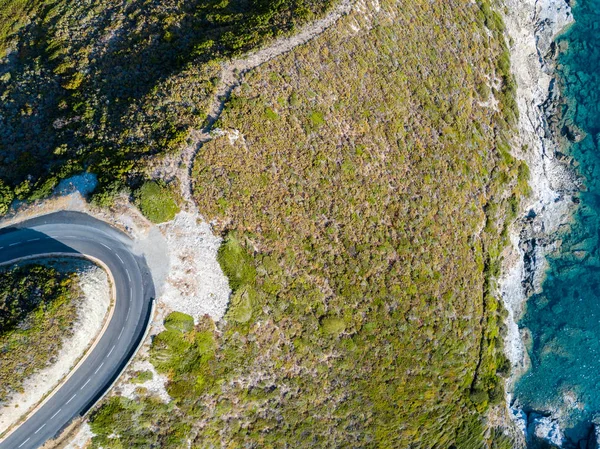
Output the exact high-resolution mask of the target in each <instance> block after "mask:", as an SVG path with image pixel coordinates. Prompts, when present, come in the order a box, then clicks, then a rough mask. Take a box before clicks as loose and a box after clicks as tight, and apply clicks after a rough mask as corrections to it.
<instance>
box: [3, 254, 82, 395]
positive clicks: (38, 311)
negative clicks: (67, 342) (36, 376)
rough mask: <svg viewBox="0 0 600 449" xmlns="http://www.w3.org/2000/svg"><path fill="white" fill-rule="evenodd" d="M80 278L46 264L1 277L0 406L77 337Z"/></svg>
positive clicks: (9, 271)
mask: <svg viewBox="0 0 600 449" xmlns="http://www.w3.org/2000/svg"><path fill="white" fill-rule="evenodd" d="M74 276H75V275H64V274H61V273H59V272H58V271H56V270H55V269H53V268H49V267H45V266H41V265H26V266H23V267H18V268H12V269H10V270H3V271H1V272H0V354H1V356H0V404H2V402H5V401H6V400H7V399H8V398H9V397H10V394H11V393H12V392H15V391H20V390H21V389H22V385H23V381H24V380H25V379H26V378H27V377H29V376H30V375H32V374H33V373H35V372H36V371H38V370H39V369H40V368H43V367H44V366H46V364H47V363H48V362H49V361H50V360H52V358H53V357H55V356H56V354H57V353H58V351H59V350H60V348H61V347H62V342H63V341H64V339H65V338H68V337H69V336H70V335H72V326H73V323H74V322H75V319H76V318H77V301H76V299H77V298H78V291H77V289H76V283H75V282H74Z"/></svg>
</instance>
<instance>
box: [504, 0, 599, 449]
mask: <svg viewBox="0 0 600 449" xmlns="http://www.w3.org/2000/svg"><path fill="white" fill-rule="evenodd" d="M573 15H574V17H575V20H576V23H575V24H574V25H573V26H572V27H571V28H570V29H569V30H568V31H567V32H566V33H565V34H564V35H563V36H562V37H561V38H560V39H559V41H562V42H563V45H564V44H565V43H566V44H568V50H567V51H566V52H564V53H562V54H561V55H560V57H559V66H558V73H559V78H560V80H561V84H562V92H563V95H565V96H566V97H567V98H568V99H569V107H568V109H567V112H566V117H567V118H568V119H570V120H572V121H573V122H574V123H575V124H576V125H577V126H579V127H580V128H581V129H583V130H584V131H585V132H586V133H587V137H586V138H585V139H584V140H583V141H581V142H579V143H577V144H573V145H571V147H570V148H569V150H568V152H569V153H570V154H571V155H572V156H573V157H574V158H575V160H576V161H577V162H578V163H579V164H580V166H579V171H580V173H581V174H582V175H584V176H585V179H586V181H585V184H586V186H587V191H585V192H582V193H581V195H580V198H581V205H580V207H579V208H578V210H577V211H576V213H575V217H574V223H573V226H572V229H571V231H570V232H569V233H568V234H566V235H564V236H563V244H562V247H561V250H560V254H559V255H556V256H554V257H552V258H550V260H549V265H550V266H549V271H548V274H547V279H546V281H545V282H544V284H543V291H542V293H541V294H539V295H536V296H534V297H532V298H531V299H530V300H529V302H528V304H527V312H526V314H525V316H524V318H523V320H522V323H521V324H522V326H525V327H527V328H529V329H530V331H531V333H532V336H533V344H532V347H531V348H530V350H529V354H530V356H531V360H532V368H531V370H530V371H529V372H528V373H527V374H526V375H525V376H524V377H523V378H522V379H521V380H520V381H519V383H518V385H517V387H516V391H515V394H516V397H517V398H518V399H519V402H520V403H521V404H522V405H524V407H525V410H537V411H551V410H556V409H557V408H561V409H563V410H564V411H566V415H565V416H566V418H565V420H564V425H565V427H566V428H565V429H564V430H565V436H566V437H567V438H568V441H567V443H566V444H565V446H567V447H571V446H574V445H575V444H576V442H577V441H578V440H580V439H582V438H585V437H586V436H587V434H588V432H589V430H590V428H591V424H592V422H594V421H597V422H598V423H599V424H600V260H599V257H598V255H599V252H598V251H599V239H598V238H599V234H600V214H599V212H600V147H599V141H600V134H599V133H600V0H577V3H576V4H574V5H573Z"/></svg>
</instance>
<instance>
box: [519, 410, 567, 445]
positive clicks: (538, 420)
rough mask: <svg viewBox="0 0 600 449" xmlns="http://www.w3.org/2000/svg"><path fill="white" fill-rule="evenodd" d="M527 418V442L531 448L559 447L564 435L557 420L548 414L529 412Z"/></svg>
mask: <svg viewBox="0 0 600 449" xmlns="http://www.w3.org/2000/svg"><path fill="white" fill-rule="evenodd" d="M527 418H528V420H527V443H528V446H529V447H532V448H544V447H546V448H548V447H561V446H562V444H563V441H564V435H563V433H562V430H561V429H560V426H559V425H558V421H556V420H555V419H552V418H551V417H549V416H542V415H540V414H538V413H530V414H529V415H528V417H527Z"/></svg>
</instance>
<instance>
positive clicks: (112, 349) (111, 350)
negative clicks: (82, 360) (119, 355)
mask: <svg viewBox="0 0 600 449" xmlns="http://www.w3.org/2000/svg"><path fill="white" fill-rule="evenodd" d="M114 349H115V345H113V347H112V348H110V352H109V353H108V355H107V356H106V358H109V357H110V355H111V354H112V352H113V351H114Z"/></svg>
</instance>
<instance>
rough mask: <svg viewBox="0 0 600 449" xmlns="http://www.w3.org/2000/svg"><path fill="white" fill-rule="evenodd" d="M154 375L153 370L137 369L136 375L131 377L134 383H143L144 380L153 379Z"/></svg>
mask: <svg viewBox="0 0 600 449" xmlns="http://www.w3.org/2000/svg"><path fill="white" fill-rule="evenodd" d="M153 377H154V376H153V375H152V371H149V370H145V371H137V372H136V373H135V375H134V376H133V377H132V378H131V382H132V383H134V384H143V383H144V382H148V381H149V380H152V378H153Z"/></svg>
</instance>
